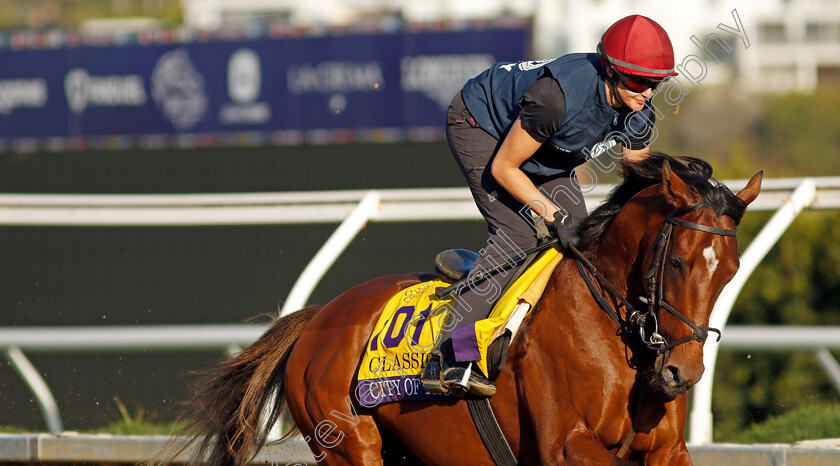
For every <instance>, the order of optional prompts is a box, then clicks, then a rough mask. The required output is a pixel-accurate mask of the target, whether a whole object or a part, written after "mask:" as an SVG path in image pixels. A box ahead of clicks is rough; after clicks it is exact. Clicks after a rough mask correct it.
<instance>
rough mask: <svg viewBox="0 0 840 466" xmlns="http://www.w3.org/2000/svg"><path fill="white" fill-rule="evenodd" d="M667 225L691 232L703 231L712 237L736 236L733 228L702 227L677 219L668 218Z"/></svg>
mask: <svg viewBox="0 0 840 466" xmlns="http://www.w3.org/2000/svg"><path fill="white" fill-rule="evenodd" d="M668 223H673V224H674V225H677V226H681V227H684V228H690V229H692V230H700V231H705V232H706V233H711V234H713V235H720V236H735V235H737V234H738V230H737V229H735V228H718V227H713V226H709V225H703V224H701V223H694V222H689V221H686V220H680V219H678V218H677V217H668Z"/></svg>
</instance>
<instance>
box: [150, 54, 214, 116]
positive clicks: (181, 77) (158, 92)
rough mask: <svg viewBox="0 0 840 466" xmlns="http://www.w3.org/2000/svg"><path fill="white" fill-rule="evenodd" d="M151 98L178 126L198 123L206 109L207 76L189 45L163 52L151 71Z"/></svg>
mask: <svg viewBox="0 0 840 466" xmlns="http://www.w3.org/2000/svg"><path fill="white" fill-rule="evenodd" d="M152 98H153V99H154V101H155V102H156V103H157V106H158V108H159V109H160V111H161V113H163V115H164V116H165V117H166V118H167V119H168V120H169V121H171V122H172V125H173V126H174V127H175V129H178V130H185V129H190V128H192V127H193V126H195V124H196V123H198V122H199V121H201V119H202V118H204V114H205V113H206V112H207V95H206V93H205V91H204V77H203V76H202V75H201V73H199V72H198V70H197V69H196V67H195V65H194V64H193V62H192V61H191V60H190V57H189V55H188V54H187V50H186V49H183V48H181V49H175V50H173V51H171V52H167V53H165V54H163V55H162V56H161V57H160V59H159V60H158V62H157V63H156V64H155V68H154V71H153V72H152Z"/></svg>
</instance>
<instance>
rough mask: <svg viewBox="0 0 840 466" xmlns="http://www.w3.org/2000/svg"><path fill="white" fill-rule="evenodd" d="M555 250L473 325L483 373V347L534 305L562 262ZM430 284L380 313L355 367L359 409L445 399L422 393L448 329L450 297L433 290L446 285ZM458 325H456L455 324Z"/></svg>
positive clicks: (397, 297) (410, 290)
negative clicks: (425, 374)
mask: <svg viewBox="0 0 840 466" xmlns="http://www.w3.org/2000/svg"><path fill="white" fill-rule="evenodd" d="M562 257H563V256H562V254H560V252H559V251H558V250H557V249H556V248H550V249H547V250H546V251H545V252H544V253H543V254H542V255H541V256H540V257H539V258H538V259H537V260H536V261H535V262H534V263H533V264H532V265H531V266H530V267H529V268H528V270H526V271H525V272H524V273H523V274H522V275H520V276H519V278H518V279H517V280H516V281H515V282H514V283H513V285H511V286H510V287H509V288H508V289H507V290H506V291H505V292H504V294H503V295H502V297H501V298H500V299H499V300H498V301H497V302H496V305H495V306H494V307H493V310H492V311H491V312H490V316H489V317H488V318H487V319H484V320H480V321H478V322H476V323H475V333H476V340H477V342H478V348H479V352H480V354H481V360H479V361H478V363H477V364H478V367H479V368H480V369H481V370H482V372H484V373H485V374H487V361H486V358H487V348H488V347H489V346H490V343H492V342H493V340H495V339H496V338H497V337H498V336H500V335H502V334H503V333H504V331H505V329H510V330H511V332H512V333H513V334H515V333H516V330H517V329H518V328H519V324H520V323H521V322H522V319H523V318H524V317H525V315H526V314H527V312H528V311H529V310H530V309H531V308H532V307H533V306H534V305H535V304H536V303H537V300H539V298H540V296H541V295H542V292H543V290H544V289H545V285H546V282H547V281H548V278H549V276H550V274H551V272H552V271H553V270H554V267H555V266H556V265H557V263H558V262H560V259H562ZM449 284H450V283H448V282H445V281H443V280H432V281H428V282H422V283H418V284H416V285H413V286H410V287H408V288H406V289H404V290H402V291H400V292H399V293H397V294H396V295H394V296H393V297H392V298H391V300H390V301H388V304H387V305H386V306H385V308H384V310H383V311H382V315H381V316H380V318H379V321H378V322H377V324H376V327H374V330H373V334H372V335H371V337H370V340H369V341H368V344H367V347H366V349H365V354H364V357H363V358H362V364H361V366H360V367H359V375H358V380H359V384H358V388H357V397H358V400H359V402H360V403H361V404H362V405H364V406H375V405H378V404H380V403H387V402H393V401H402V400H430V399H440V398H441V397H444V396H445V395H438V394H432V393H428V392H426V391H425V390H423V387H422V384H421V383H420V375H421V374H422V373H423V368H424V367H425V365H426V361H427V360H428V358H429V352H430V351H431V350H432V348H434V346H435V341H436V339H437V337H438V335H440V330H441V326H442V325H452V323H451V318H450V311H451V309H452V305H453V304H454V298H453V297H449V298H447V299H443V300H442V299H439V298H438V297H437V296H436V295H435V290H436V289H438V288H443V287H446V286H448V285H449ZM455 325H456V326H457V324H455Z"/></svg>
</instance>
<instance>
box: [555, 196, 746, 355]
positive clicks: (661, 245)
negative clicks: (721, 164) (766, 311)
mask: <svg viewBox="0 0 840 466" xmlns="http://www.w3.org/2000/svg"><path fill="white" fill-rule="evenodd" d="M706 206H707V205H706V204H704V203H702V202H701V203H698V204H694V205H693V206H691V207H688V208H686V209H682V210H677V209H675V210H674V212H671V214H670V215H669V216H668V218H666V219H665V222H664V223H663V224H662V228H661V229H660V230H659V233H658V234H657V235H656V240H655V241H654V243H653V244H652V245H651V246H650V248H649V249H648V251H647V253H646V254H645V258H644V262H647V261H648V258H650V257H651V256H652V257H653V259H652V261H651V264H650V268H649V269H648V270H647V272H645V274H644V276H643V278H644V280H645V281H646V282H647V287H646V288H647V297H644V296H640V297H639V300H640V301H642V302H643V303H645V304H647V310H646V311H644V312H642V311H640V310H638V309H636V308H635V307H634V306H633V305H632V304H630V302H629V301H628V300H627V298H625V297H624V296H623V295H622V294H621V292H619V291H618V289H617V288H616V287H615V286H614V285H613V284H612V283H610V282H609V280H607V279H606V278H605V277H604V276H603V275H601V273H600V272H599V271H598V270H597V269H596V268H595V265H593V264H592V263H591V262H590V261H589V260H588V259H586V257H584V256H583V254H581V252H580V251H578V250H577V248H575V247H574V246H572V247H571V249H572V252H573V253H574V255H575V258H576V261H577V266H578V271H579V272H580V274H581V276H582V277H583V280H584V282H586V286H587V287H588V288H589V291H590V292H591V293H592V296H593V297H594V298H595V300H596V301H597V302H598V305H599V306H600V307H601V308H602V309H603V310H604V311H605V312H606V313H607V314H608V315H609V316H610V317H611V318H612V320H614V321H615V322H616V323H617V324H618V325H619V326H620V327H621V329H622V330H624V331H626V332H628V333H634V332H637V333H638V334H639V337H640V338H641V340H642V343H643V344H644V345H645V346H647V347H648V348H649V349H651V350H654V351H656V354H657V355H660V354H662V353H665V352H666V351H669V350H671V349H672V348H674V347H675V346H678V345H681V344H683V343H688V342H690V341H699V342H700V343H703V342H705V341H706V338H707V337H708V336H709V332H710V331H711V332H715V333H717V334H718V337H717V341H720V337H721V333H720V330H718V329H716V328H711V327H707V326H703V325H697V324H696V323H694V322H693V321H692V320H691V319H689V318H688V317H686V316H685V315H684V314H682V313H681V312H679V311H678V310H676V309H675V308H674V307H673V306H671V305H670V304H668V303H667V302H666V301H665V300H664V298H663V289H664V273H665V263H666V261H665V260H664V258H665V256H666V254H665V252H666V251H667V250H668V246H669V244H670V243H671V234H672V233H673V230H674V227H675V226H677V227H682V228H688V229H691V230H697V231H702V232H705V233H710V234H713V235H719V236H735V234H736V233H737V230H736V229H734V228H718V227H713V226H710V225H703V224H701V223H695V222H690V221H687V220H682V219H680V218H678V217H679V216H681V215H683V214H686V213H688V212H691V211H694V210H697V209H699V208H701V207H706ZM644 262H643V263H644ZM584 267H585V268H584ZM587 272H588V273H587ZM589 274H592V275H593V276H594V277H595V278H597V279H598V281H599V282H601V284H603V285H604V286H605V287H606V288H607V290H609V291H610V293H612V294H613V295H614V296H615V297H616V299H618V300H619V301H620V302H621V304H623V305H624V307H625V308H626V315H627V318H626V320H622V319H621V317H619V315H618V312H616V310H615V309H613V307H612V306H611V305H610V304H609V303H608V302H607V300H606V298H604V295H603V294H601V292H600V291H599V290H598V289H597V288H596V287H595V284H594V283H593V281H592V279H591V278H590V277H589ZM659 309H665V310H666V311H668V312H669V313H671V314H672V315H673V316H675V317H676V318H678V319H680V320H681V321H683V322H684V323H685V324H686V325H688V326H689V327H691V329H692V330H693V333H692V334H691V335H690V336H687V337H683V338H680V339H678V340H675V341H672V342H668V340H666V339H665V337H663V336H662V334H660V333H659V320H658V317H657V310H659Z"/></svg>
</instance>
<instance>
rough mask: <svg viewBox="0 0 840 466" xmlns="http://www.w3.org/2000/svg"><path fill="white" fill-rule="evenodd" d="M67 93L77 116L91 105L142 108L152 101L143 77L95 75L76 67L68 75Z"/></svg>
mask: <svg viewBox="0 0 840 466" xmlns="http://www.w3.org/2000/svg"><path fill="white" fill-rule="evenodd" d="M64 94H65V95H66V96H67V105H68V106H69V107H70V110H71V111H72V112H73V113H82V112H84V111H85V109H87V108H88V107H89V106H96V107H138V106H141V105H143V104H145V103H146V100H147V99H148V96H147V95H146V89H145V88H144V87H143V77H142V76H139V75H136V74H129V75H110V76H91V75H90V73H88V71H87V70H86V69H83V68H74V69H72V70H70V71H69V72H68V73H67V75H65V76H64Z"/></svg>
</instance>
